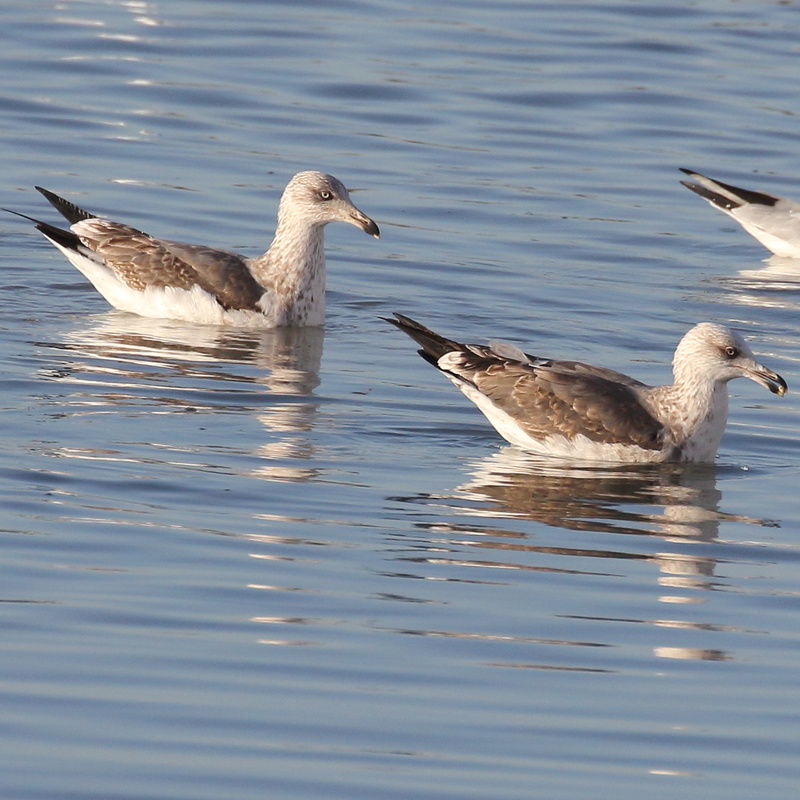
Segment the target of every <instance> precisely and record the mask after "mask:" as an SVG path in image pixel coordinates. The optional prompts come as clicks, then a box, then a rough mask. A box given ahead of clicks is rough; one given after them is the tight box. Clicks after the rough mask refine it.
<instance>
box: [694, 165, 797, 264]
mask: <svg viewBox="0 0 800 800" xmlns="http://www.w3.org/2000/svg"><path fill="white" fill-rule="evenodd" d="M680 170H681V172H684V173H686V174H687V175H688V176H689V177H690V178H691V179H692V180H694V181H697V183H690V182H689V181H681V183H682V184H683V185H684V186H685V187H686V188H687V189H691V190H692V191H693V192H696V193H697V194H699V195H700V197H702V198H704V199H706V200H708V202H709V203H710V204H711V205H712V206H714V208H718V209H719V210H720V211H722V212H724V213H725V214H727V215H728V216H729V217H731V218H732V219H735V220H736V222H738V223H739V224H740V225H741V226H742V227H743V228H744V229H745V230H746V231H747V232H748V233H749V234H750V235H751V236H754V237H755V238H756V239H758V241H759V242H761V244H763V245H764V247H766V248H767V250H771V251H772V252H773V253H775V255H776V256H781V257H782V258H800V203H798V202H797V201H796V200H788V199H786V198H783V197H775V196H774V195H771V194H765V193H763V192H754V191H751V190H750V189H740V188H739V187H738V186H731V185H730V184H728V183H722V182H721V181H715V180H713V179H711V178H707V177H706V176H705V175H701V174H700V173H699V172H692V171H691V170H689V169H684V168H683V167H681V168H680Z"/></svg>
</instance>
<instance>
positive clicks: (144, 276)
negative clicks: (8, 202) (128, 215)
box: [6, 171, 380, 328]
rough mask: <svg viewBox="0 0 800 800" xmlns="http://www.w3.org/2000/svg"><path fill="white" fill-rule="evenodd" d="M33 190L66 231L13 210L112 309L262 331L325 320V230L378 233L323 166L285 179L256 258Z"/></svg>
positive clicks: (377, 235) (39, 188)
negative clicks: (333, 225)
mask: <svg viewBox="0 0 800 800" xmlns="http://www.w3.org/2000/svg"><path fill="white" fill-rule="evenodd" d="M36 189H37V190H38V191H39V192H41V193H42V194H43V195H44V196H45V197H46V198H47V199H48V200H49V201H50V203H52V205H53V206H54V207H55V208H56V209H57V210H58V211H59V212H60V213H61V214H62V215H63V216H64V217H65V218H66V219H67V221H68V222H69V223H70V227H69V230H63V229H61V228H57V227H55V226H54V225H50V224H49V223H47V222H41V221H40V220H37V219H34V218H33V217H28V216H27V215H25V214H19V213H18V212H16V211H13V212H11V213H14V214H18V216H22V217H25V218H26V219H28V220H30V221H31V222H33V223H35V225H36V227H37V228H38V230H40V231H41V232H42V233H43V234H44V236H45V237H46V238H47V239H48V241H50V242H51V243H52V244H53V245H55V247H57V248H58V249H59V250H60V251H61V252H62V253H63V254H64V255H65V256H66V257H67V258H68V259H69V261H70V262H71V263H72V264H73V265H74V266H75V267H76V268H77V269H78V270H79V271H80V272H82V273H83V274H84V275H85V276H86V277H87V278H88V279H89V280H90V281H91V282H92V283H93V284H94V287H95V288H96V289H97V291H98V292H100V294H102V295H103V297H105V298H106V300H108V302H109V303H111V305H112V306H114V307H115V308H119V309H121V310H123V311H131V312H133V313H134V314H140V315H142V316H145V317H161V318H169V319H179V320H184V321H188V322H200V323H217V324H219V323H229V324H233V325H246V326H249V327H259V328H274V327H278V326H283V325H287V326H300V325H322V323H323V322H324V320H325V245H324V228H325V226H326V225H327V224H328V223H329V222H336V221H339V222H349V223H350V224H351V225H356V226H358V227H359V228H361V229H362V230H363V231H365V232H366V233H368V234H370V235H371V236H374V237H375V238H376V239H377V238H378V237H379V236H380V231H379V230H378V226H377V225H376V224H375V223H374V222H373V221H372V220H371V219H370V218H369V217H368V216H367V215H366V214H364V213H362V212H361V211H359V210H358V209H357V208H356V207H355V205H353V201H352V200H351V199H350V195H349V194H348V192H347V189H345V187H344V186H343V185H342V183H341V181H339V180H337V179H336V178H334V177H333V176H332V175H326V174H324V173H322V172H313V171H308V172H299V173H297V175H295V176H294V177H293V178H292V180H291V181H289V184H288V185H287V187H286V189H285V190H284V192H283V196H282V197H281V200H280V204H279V206H278V226H277V228H276V229H275V237H274V238H273V240H272V244H271V245H270V248H269V250H267V252H266V253H264V255H261V256H258V257H256V258H245V257H244V256H240V255H238V254H237V253H232V252H229V251H227V250H218V249H215V248H213V247H206V246H205V245H196V244H185V243H183V242H173V241H169V240H167V239H156V238H155V237H153V236H150V235H148V234H146V233H143V232H142V231H139V230H137V229H136V228H131V227H128V226H127V225H123V224H121V223H118V222H110V221H109V220H105V219H102V218H100V217H96V216H94V215H93V214H90V213H89V212H88V211H84V210H83V209H82V208H79V207H78V206H76V205H74V204H73V203H70V202H69V201H68V200H64V199H63V198H61V197H59V196H58V195H56V194H53V193H52V192H49V191H47V190H46V189H42V188H41V187H39V186H37V187H36ZM6 210H8V209H6Z"/></svg>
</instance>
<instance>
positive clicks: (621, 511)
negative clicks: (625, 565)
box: [394, 447, 774, 667]
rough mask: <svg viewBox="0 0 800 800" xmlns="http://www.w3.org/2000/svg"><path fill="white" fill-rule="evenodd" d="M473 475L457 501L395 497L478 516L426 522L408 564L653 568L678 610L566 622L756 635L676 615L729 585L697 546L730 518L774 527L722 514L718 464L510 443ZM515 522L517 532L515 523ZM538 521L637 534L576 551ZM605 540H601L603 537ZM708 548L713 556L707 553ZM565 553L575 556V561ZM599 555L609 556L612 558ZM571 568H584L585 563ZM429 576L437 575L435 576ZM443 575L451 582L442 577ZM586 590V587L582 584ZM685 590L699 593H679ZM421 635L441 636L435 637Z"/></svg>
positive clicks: (670, 651) (715, 656)
mask: <svg viewBox="0 0 800 800" xmlns="http://www.w3.org/2000/svg"><path fill="white" fill-rule="evenodd" d="M470 473H471V474H470V479H469V480H468V481H467V482H465V483H463V484H461V485H460V486H458V487H457V488H456V489H455V491H454V492H453V494H452V495H451V496H444V497H443V496H431V495H419V496H415V497H402V498H394V499H395V500H397V501H400V502H402V503H404V504H407V503H413V504H414V505H417V506H418V505H425V506H434V507H435V506H445V507H446V508H447V509H448V510H449V512H451V515H452V512H454V511H456V512H458V513H459V514H460V515H461V516H462V517H467V518H468V521H462V522H456V521H447V522H442V521H441V520H439V521H436V522H433V523H431V522H424V521H421V522H417V523H416V528H417V530H418V531H422V532H424V534H425V538H424V540H423V541H419V542H417V543H416V546H415V547H414V548H413V549H414V551H417V552H412V554H410V555H408V554H406V555H404V556H403V557H402V560H403V561H406V562H411V563H415V564H419V565H436V566H439V567H441V566H443V565H447V566H448V567H451V568H458V567H472V568H480V569H482V570H484V571H485V570H486V569H491V570H515V571H520V570H522V571H534V572H546V573H551V574H560V575H563V576H565V578H564V580H572V579H573V577H572V576H575V577H578V576H599V577H615V578H619V577H624V576H623V575H621V574H620V571H616V570H614V571H609V570H607V569H606V570H604V569H600V570H588V569H586V568H585V565H586V563H587V562H586V559H587V558H589V559H593V560H595V563H604V564H609V565H610V564H613V563H614V562H615V561H623V560H625V561H641V562H647V563H650V564H655V565H656V566H657V567H658V569H659V571H660V573H661V574H660V576H659V578H658V580H657V582H656V584H657V586H658V587H662V588H666V589H668V590H669V593H668V594H664V595H662V596H659V597H658V598H657V600H658V602H660V603H664V604H665V605H669V606H670V607H671V609H672V613H671V614H670V615H669V616H668V617H665V618H657V619H652V618H641V617H638V616H630V617H619V618H616V617H615V618H611V617H603V618H601V617H598V616H597V615H596V614H591V613H589V614H557V615H556V616H558V617H559V618H562V619H573V620H587V621H596V622H604V623H626V624H630V623H634V624H644V625H647V626H650V627H652V628H654V629H656V628H669V629H687V630H692V631H704V632H709V633H716V632H720V631H726V632H734V633H753V631H747V630H744V629H740V628H736V627H734V626H730V625H720V624H715V623H711V622H705V621H697V620H696V619H676V618H675V617H674V611H675V610H678V609H680V608H682V607H684V608H687V609H688V608H690V607H692V606H695V605H696V604H698V603H701V602H703V599H702V596H701V595H700V596H698V595H697V594H691V593H692V592H696V591H698V590H699V591H712V590H715V589H718V588H721V587H722V586H723V584H724V581H722V580H720V579H717V578H715V577H714V572H715V568H716V564H717V559H716V558H714V557H712V556H709V555H707V554H695V552H693V551H694V550H695V549H696V546H697V544H712V543H715V542H717V541H718V534H719V525H720V522H722V521H733V522H738V523H744V524H752V525H762V526H771V525H774V523H773V522H771V521H769V520H762V519H755V518H751V517H747V516H743V515H732V514H726V513H725V512H723V511H721V510H720V508H719V505H720V502H721V499H722V493H721V492H720V490H719V489H718V487H717V477H716V470H715V468H714V467H713V466H711V465H698V464H654V465H619V466H614V465H602V466H593V465H582V464H575V463H570V464H567V463H564V462H558V461H556V460H554V459H546V458H541V457H537V456H532V455H529V454H526V453H523V452H522V451H520V450H517V449H516V448H513V447H505V448H503V449H502V450H500V451H498V452H496V453H494V454H493V455H491V456H490V457H488V458H486V459H483V460H481V461H480V462H478V463H476V464H473V465H472V466H471V468H470ZM450 519H452V516H451V517H450ZM490 520H491V522H490ZM509 521H511V523H512V525H513V528H512V529H509V528H508V527H505V526H506V525H507V524H508V522H509ZM528 521H532V522H534V523H538V524H541V525H545V526H547V527H548V528H562V529H569V530H573V531H582V532H592V533H598V534H601V535H602V534H616V535H619V534H622V535H624V536H626V537H631V536H635V537H636V539H634V540H632V539H629V538H625V539H622V540H620V547H608V548H602V549H600V548H596V547H593V548H580V547H574V546H571V545H570V544H567V543H565V544H564V545H563V546H552V545H549V546H548V545H545V544H541V543H540V542H541V540H542V539H545V538H546V535H545V534H544V533H543V532H542V531H540V530H538V529H536V528H534V529H533V530H531V528H530V526H528V525H527V524H523V522H528ZM476 522H477V523H478V524H477V525H476ZM515 522H516V524H514V523H515ZM596 538H597V537H593V539H594V540H596ZM573 541H574V539H569V540H568V542H573ZM631 541H633V542H634V543H636V542H638V543H639V544H640V546H639V547H637V548H636V549H632V548H630V544H631ZM659 542H665V543H666V542H668V543H670V544H671V545H672V546H673V547H674V548H675V549H676V550H677V552H662V550H663V549H664V548H663V547H659V546H658V544H659ZM654 545H655V546H654ZM623 547H625V548H628V549H623ZM487 550H490V551H492V552H493V553H502V554H503V557H502V558H494V559H486V558H485V557H483V556H479V555H478V553H479V552H480V553H483V552H486V551H487ZM704 550H705V552H706V553H707V552H708V550H707V548H704ZM468 551H471V555H469V554H467V552H468ZM565 557H570V558H569V560H567V558H565ZM597 559H602V562H598V561H597ZM570 562H574V564H575V566H574V567H573V566H572V564H571V563H570ZM398 574H400V573H398ZM634 574H635V575H638V573H636V572H635V571H634V572H631V575H634ZM415 577H423V576H420V575H416V576H415ZM425 579H427V580H431V579H432V578H430V577H427V576H425ZM435 579H436V580H442V578H441V577H436V578H435ZM448 580H463V578H448ZM582 585H583V584H577V586H579V587H580V586H582ZM681 590H684V591H688V592H690V594H689V595H682V594H680V593H678V592H680V591H681ZM419 633H424V634H425V635H441V633H440V632H435V631H422V632H419ZM572 644H578V643H577V642H572ZM584 644H585V643H584ZM594 645H595V646H596V645H597V643H594ZM653 652H654V653H655V655H656V656H657V657H664V658H687V659H704V660H724V659H727V658H731V656H730V654H728V653H725V652H722V651H720V650H718V649H715V648H688V647H687V648H683V647H672V646H661V645H659V646H656V647H654V650H653ZM516 666H520V665H516ZM526 666H530V665H526ZM534 666H537V667H541V666H542V665H540V664H537V665H534Z"/></svg>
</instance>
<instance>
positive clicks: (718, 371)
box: [386, 314, 786, 462]
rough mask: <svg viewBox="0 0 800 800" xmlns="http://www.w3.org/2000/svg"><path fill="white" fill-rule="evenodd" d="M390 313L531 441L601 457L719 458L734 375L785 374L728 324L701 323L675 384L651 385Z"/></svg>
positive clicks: (556, 451) (554, 451) (680, 360)
mask: <svg viewBox="0 0 800 800" xmlns="http://www.w3.org/2000/svg"><path fill="white" fill-rule="evenodd" d="M395 317H397V319H387V320H386V321H387V322H391V323H392V324H393V325H396V326H397V327H398V328H400V330H401V331H403V332H404V333H407V334H408V335H409V336H410V337H411V338H412V339H414V341H415V342H417V344H419V345H420V346H421V347H422V349H421V350H419V351H418V352H419V354H420V355H421V356H422V357H423V358H424V359H425V360H426V361H427V362H428V363H430V364H433V366H435V367H437V368H438V369H440V370H441V371H442V372H443V373H444V374H445V375H446V376H447V377H448V378H449V379H450V380H451V381H452V382H453V383H454V384H455V385H456V386H457V387H458V388H459V389H460V390H461V391H462V392H463V393H464V394H465V395H466V396H467V397H468V398H469V399H470V400H472V402H473V403H475V405H476V406H478V408H479V409H480V410H481V411H482V412H483V413H484V414H485V415H486V417H487V419H488V420H489V422H491V423H492V425H493V426H494V427H495V428H496V430H497V432H498V433H499V434H500V435H501V436H502V437H503V438H504V439H506V440H507V441H509V442H511V444H515V445H518V446H519V447H522V448H524V449H525V450H529V451H532V452H534V453H539V454H545V455H556V456H562V457H566V458H582V459H591V460H594V461H617V462H620V461H630V462H663V461H713V460H714V455H715V454H716V452H717V447H718V446H719V443H720V439H721V438H722V434H723V431H724V430H725V421H726V418H727V415H728V387H727V384H728V381H730V380H732V379H733V378H750V380H753V381H755V382H756V383H760V384H761V385H762V386H764V387H766V388H767V389H769V390H770V391H771V392H773V393H774V394H777V395H783V394H785V392H786V382H785V381H784V380H783V378H781V376H780V375H778V374H777V373H775V372H772V370H769V369H767V368H766V367H764V366H762V365H761V364H759V363H758V362H757V361H756V360H755V358H754V356H753V353H752V352H751V350H750V348H749V347H748V346H747V344H746V342H745V341H744V339H742V337H741V336H739V335H738V334H737V333H734V332H733V331H732V330H730V329H729V328H726V327H725V326H723V325H717V324H716V323H713V322H701V323H700V324H699V325H695V326H694V327H693V328H692V329H691V330H690V331H689V332H688V333H687V334H686V335H685V336H684V337H683V339H681V342H680V344H679V345H678V347H677V349H676V350H675V357H674V358H673V361H672V365H673V373H674V376H675V380H674V383H673V384H671V385H668V386H647V385H646V384H644V383H641V382H640V381H637V380H635V379H634V378H630V377H628V376H627V375H623V374H622V373H620V372H615V371H614V370H610V369H605V368H604V367H594V366H591V365H589V364H581V363H579V362H577V361H553V360H550V359H546V358H537V357H535V356H531V355H528V354H527V353H523V352H522V351H521V350H519V349H518V348H517V347H515V346H514V345H510V344H506V343H495V342H491V343H490V344H489V345H488V346H484V345H476V344H460V343H459V342H455V341H453V340H451V339H446V338H445V337H444V336H440V335H439V334H438V333H434V332H433V331H432V330H429V329H428V328H426V327H425V326H424V325H420V323H418V322H415V321H414V320H413V319H409V318H408V317H406V316H403V315H402V314H395Z"/></svg>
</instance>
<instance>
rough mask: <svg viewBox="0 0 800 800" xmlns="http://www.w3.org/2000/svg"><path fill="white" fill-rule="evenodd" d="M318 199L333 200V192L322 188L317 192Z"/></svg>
mask: <svg viewBox="0 0 800 800" xmlns="http://www.w3.org/2000/svg"><path fill="white" fill-rule="evenodd" d="M319 199H320V200H333V192H332V191H331V190H330V189H322V190H320V193H319Z"/></svg>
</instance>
